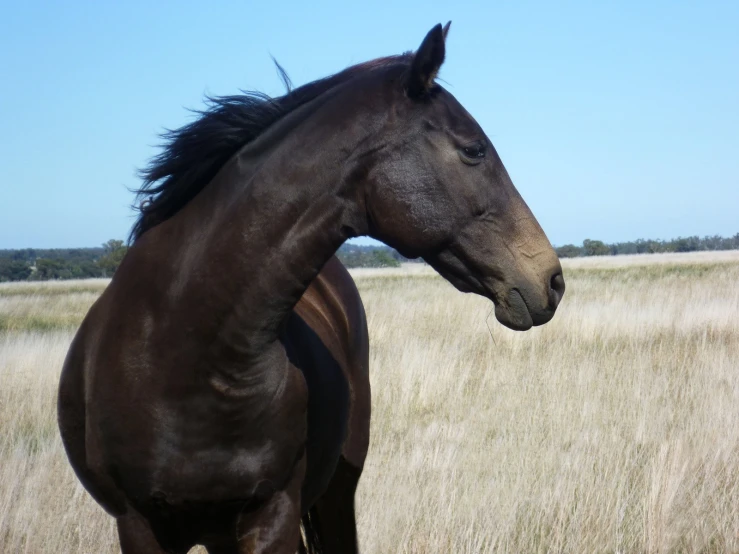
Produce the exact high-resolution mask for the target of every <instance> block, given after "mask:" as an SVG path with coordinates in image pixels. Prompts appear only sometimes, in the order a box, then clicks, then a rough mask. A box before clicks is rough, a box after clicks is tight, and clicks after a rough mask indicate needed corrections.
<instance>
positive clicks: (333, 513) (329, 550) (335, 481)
mask: <svg viewBox="0 0 739 554" xmlns="http://www.w3.org/2000/svg"><path fill="white" fill-rule="evenodd" d="M361 473H362V470H361V469H359V468H357V467H355V466H354V465H352V464H351V463H350V462H349V461H348V460H347V459H346V458H344V456H341V458H339V463H338V464H337V466H336V471H334V475H333V477H332V478H331V481H330V482H329V485H328V488H327V489H326V491H325V492H324V493H323V494H322V495H321V496H320V497H319V498H318V500H317V501H316V503H315V504H314V505H313V506H312V507H311V509H310V510H309V512H308V515H307V517H306V518H304V523H305V527H306V535H307V536H308V541H309V544H310V540H311V537H310V535H314V536H315V537H316V539H314V540H317V542H319V544H320V552H321V553H325V554H356V553H357V552H358V551H359V550H358V546H357V523H356V520H355V517H354V492H355V491H356V489H357V483H358V482H359V476H360V475H361ZM306 520H307V521H306ZM308 551H309V552H310V551H311V550H310V547H309V550H308Z"/></svg>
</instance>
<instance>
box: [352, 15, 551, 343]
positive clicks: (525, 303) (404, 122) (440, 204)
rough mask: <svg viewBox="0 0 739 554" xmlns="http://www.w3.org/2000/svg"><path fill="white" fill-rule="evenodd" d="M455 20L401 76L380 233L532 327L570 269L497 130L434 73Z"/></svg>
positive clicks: (371, 178)
mask: <svg viewBox="0 0 739 554" xmlns="http://www.w3.org/2000/svg"><path fill="white" fill-rule="evenodd" d="M447 29H448V25H447V27H445V28H444V29H442V27H441V25H437V26H436V27H435V28H434V29H432V30H431V31H430V32H429V34H428V35H427V36H426V38H425V39H424V41H423V43H422V44H421V47H420V48H419V49H418V51H417V52H416V53H415V54H414V55H413V58H412V62H411V64H410V67H409V68H408V70H407V71H405V72H404V74H403V75H402V77H400V79H399V82H396V83H395V84H394V85H393V86H395V88H396V89H397V90H396V92H395V93H394V94H395V97H394V99H393V106H392V109H391V116H389V117H388V120H387V121H386V123H385V127H384V129H385V133H383V142H382V144H378V145H377V146H375V147H374V152H375V155H374V163H373V164H372V168H371V169H370V170H369V171H368V175H367V177H368V189H367V191H366V210H367V214H368V219H369V230H370V234H371V235H372V236H374V237H376V238H378V239H380V240H382V241H384V242H386V243H388V244H390V245H391V246H393V247H395V248H396V249H397V250H398V251H399V252H401V253H402V254H403V255H405V256H408V257H418V256H421V257H423V258H424V259H425V260H426V261H427V262H428V263H429V264H430V265H431V266H432V267H434V269H436V270H437V271H438V272H439V273H440V274H441V275H442V276H443V277H444V278H445V279H447V280H448V281H450V282H451V283H452V284H453V285H454V286H455V287H457V288H458V289H459V290H461V291H464V292H475V293H477V294H480V295H483V296H485V297H487V298H490V299H491V300H492V301H493V302H494V303H495V316H496V317H497V319H498V321H500V322H501V323H502V324H503V325H506V326H507V327H510V328H511V329H517V330H526V329H529V328H530V327H531V326H532V325H541V324H543V323H546V322H547V321H549V320H550V319H551V318H552V317H553V315H554V312H555V310H556V308H557V304H558V303H559V301H560V300H561V298H562V295H563V294H564V290H565V284H564V279H563V277H562V268H561V266H560V264H559V260H558V259H557V255H556V254H555V252H554V250H553V248H552V246H551V244H550V243H549V240H548V239H547V237H546V235H545V234H544V232H543V231H542V229H541V227H540V226H539V223H538V222H537V221H536V219H535V218H534V216H533V215H532V213H531V211H530V210H529V208H528V206H527V205H526V203H525V202H524V201H523V199H522V198H521V196H520V194H519V193H518V191H517V190H516V188H515V187H514V186H513V183H512V182H511V179H510V177H509V176H508V173H507V172H506V170H505V168H504V167H503V163H502V162H501V160H500V158H499V157H498V154H497V153H496V151H495V149H494V148H493V145H492V143H491V142H490V139H488V137H487V136H486V135H485V133H484V132H483V130H482V129H481V128H480V126H479V125H478V124H477V122H476V121H475V120H474V119H473V118H472V116H470V114H469V113H467V111H466V110H465V109H464V108H463V107H462V106H461V104H460V103H459V102H457V100H456V99H455V98H454V97H453V96H452V95H451V94H450V93H449V92H447V91H446V90H444V89H443V88H442V87H440V86H439V85H437V84H436V83H435V82H434V78H435V76H436V74H437V72H438V70H439V67H440V66H441V64H442V62H443V61H444V52H445V45H444V41H445V38H446V32H447Z"/></svg>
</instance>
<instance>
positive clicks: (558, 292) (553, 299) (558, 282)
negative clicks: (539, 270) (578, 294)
mask: <svg viewBox="0 0 739 554" xmlns="http://www.w3.org/2000/svg"><path fill="white" fill-rule="evenodd" d="M549 288H550V289H551V290H550V293H549V303H550V305H551V307H552V309H554V308H556V307H557V305H558V304H559V301H560V300H562V296H563V295H564V293H565V280H564V277H562V273H561V272H557V273H555V274H554V275H552V278H551V279H550V280H549Z"/></svg>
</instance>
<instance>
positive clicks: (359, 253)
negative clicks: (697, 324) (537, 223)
mask: <svg viewBox="0 0 739 554" xmlns="http://www.w3.org/2000/svg"><path fill="white" fill-rule="evenodd" d="M127 250H128V248H127V247H126V245H125V243H124V242H123V241H122V240H115V239H111V240H109V241H108V242H106V243H105V244H103V245H102V246H101V247H99V248H59V249H51V250H49V249H47V250H44V249H39V248H25V249H22V250H0V282H3V281H47V280H50V279H88V278H91V277H111V276H112V275H113V273H115V270H116V269H118V265H119V264H120V263H121V261H122V260H123V256H125V255H126V251H127ZM555 250H556V251H557V254H558V255H559V257H560V258H575V257H579V256H616V255H619V254H651V253H656V252H695V251H699V250H739V233H737V234H736V235H734V236H733V237H728V238H723V237H719V236H713V237H703V238H700V237H679V238H676V239H673V240H667V241H663V240H644V239H639V240H635V241H632V242H616V243H613V244H607V243H604V242H602V241H599V240H591V239H585V240H584V241H583V243H582V246H576V245H574V244H565V245H564V246H559V247H557V248H555ZM336 255H337V257H338V258H339V260H341V262H342V263H343V264H344V265H345V266H346V267H349V268H354V267H398V266H399V265H400V264H401V263H404V262H413V261H421V260H409V259H407V258H404V257H403V256H401V255H400V254H399V253H398V252H397V251H396V250H394V249H392V248H390V247H389V246H384V245H380V246H366V245H358V244H344V245H342V247H341V248H339V251H338V252H337V253H336Z"/></svg>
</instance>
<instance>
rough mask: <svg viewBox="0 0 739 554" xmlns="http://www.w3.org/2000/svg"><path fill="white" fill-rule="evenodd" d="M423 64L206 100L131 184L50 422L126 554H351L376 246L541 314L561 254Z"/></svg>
mask: <svg viewBox="0 0 739 554" xmlns="http://www.w3.org/2000/svg"><path fill="white" fill-rule="evenodd" d="M448 29H449V24H447V25H446V26H445V27H443V28H442V26H441V25H437V26H435V27H434V28H433V29H432V30H431V31H429V33H428V34H427V35H426V37H425V38H424V40H423V42H422V43H421V45H420V47H419V48H418V50H417V51H415V53H413V52H409V53H405V54H401V55H397V56H390V57H385V58H379V59H376V60H373V61H370V62H366V63H362V64H359V65H355V66H352V67H349V68H347V69H345V70H343V71H341V72H339V73H337V74H335V75H333V76H330V77H327V78H324V79H321V80H318V81H315V82H312V83H309V84H306V85H304V86H301V87H299V88H296V89H290V88H288V92H286V93H285V94H284V95H283V96H280V97H276V98H270V97H267V96H265V95H262V94H259V93H250V92H243V94H239V95H234V96H227V97H215V98H209V103H208V105H207V107H206V109H204V110H202V111H200V112H199V115H198V117H197V119H195V120H194V121H193V122H191V123H190V124H188V125H186V126H184V127H183V128H181V129H178V130H174V131H169V132H168V134H165V137H166V138H167V142H166V143H165V145H164V149H163V150H162V152H161V153H160V154H159V155H158V156H157V157H155V158H154V159H153V160H152V161H151V163H150V165H149V166H148V167H147V168H146V169H145V170H144V172H143V175H144V178H145V179H144V184H143V186H142V188H141V189H140V190H139V194H140V195H141V196H142V197H144V198H145V201H144V202H142V205H141V208H140V210H141V211H140V214H139V217H138V219H137V221H136V223H135V225H134V227H133V230H132V235H131V238H130V248H129V250H128V252H127V254H126V256H125V258H124V259H123V261H122V263H121V264H120V266H119V268H118V270H117V271H116V272H115V275H114V276H113V278H112V280H111V282H110V284H109V285H108V287H107V288H106V289H105V291H104V292H103V294H102V295H101V296H100V298H99V299H98V300H97V301H96V302H95V304H94V305H93V306H92V307H91V309H90V311H89V313H88V314H87V316H86V317H85V319H84V321H83V323H82V324H81V326H80V328H79V330H78V332H77V334H76V335H75V337H74V339H73V341H72V344H71V346H70V349H69V352H68V354H67V357H66V359H65V363H64V367H63V370H62V374H61V380H60V385H59V395H58V422H59V428H60V432H61V436H62V439H63V443H64V447H65V449H66V453H67V456H68V458H69V461H70V463H71V465H72V467H73V469H74V471H75V472H76V475H77V477H78V478H79V480H80V481H81V482H82V484H83V486H84V487H85V488H86V489H87V491H89V493H90V494H91V495H92V497H93V498H94V499H95V500H96V501H97V502H98V503H99V504H100V505H101V506H102V507H103V508H104V509H105V510H106V511H107V512H108V513H109V514H110V515H112V516H113V517H114V518H115V519H116V524H117V529H118V536H119V540H120V545H121V549H122V552H123V553H124V554H130V553H148V554H162V553H165V552H169V553H184V552H187V551H188V550H189V549H190V548H191V547H193V546H194V545H197V544H200V545H204V546H205V547H206V549H207V550H208V552H209V553H211V554H215V553H219V554H226V553H254V554H256V553H274V554H285V553H294V552H296V551H297V550H300V551H301V552H305V553H319V552H322V553H329V554H331V553H339V552H341V553H352V552H354V553H356V552H357V551H358V545H357V534H356V522H355V512H354V494H355V490H356V487H357V483H358V480H359V478H360V475H361V472H362V467H363V464H364V461H365V457H366V455H367V449H368V444H369V426H370V383H369V368H368V366H369V363H368V359H369V338H368V331H367V322H366V317H365V312H364V308H363V306H362V302H361V299H360V296H359V293H358V292H357V288H356V286H355V284H354V282H353V281H352V278H351V277H350V275H349V273H348V272H347V270H346V269H345V268H344V267H343V266H342V265H341V263H340V262H339V261H338V260H337V259H336V257H335V256H334V255H335V253H336V251H337V249H338V248H339V247H340V246H341V244H342V243H344V242H345V241H346V240H347V239H349V238H352V237H358V236H370V237H373V238H375V239H377V240H379V241H382V242H384V243H386V244H388V245H390V246H392V247H393V248H395V249H396V250H397V251H398V252H400V253H401V254H402V255H403V256H405V257H407V258H419V257H420V258H423V260H425V261H426V262H427V263H428V264H430V265H431V266H432V267H433V268H434V269H435V270H436V271H437V272H438V273H439V274H440V275H441V276H442V277H443V278H445V279H447V280H448V281H449V282H451V283H452V285H454V286H455V287H456V288H457V289H459V290H460V291H462V292H471V293H476V294H478V295H482V296H484V297H485V298H487V299H489V300H491V301H492V302H493V304H494V306H495V316H496V318H497V319H498V321H499V322H500V323H502V324H503V325H505V326H507V327H509V328H512V329H516V330H527V329H529V328H531V327H532V326H534V325H542V324H544V323H546V322H547V321H549V320H550V319H551V318H552V317H553V315H554V312H555V310H556V308H557V305H558V303H559V301H560V299H561V298H562V294H563V293H564V279H563V277H562V269H561V267H560V264H559V260H558V258H557V256H556V254H555V252H554V250H553V249H552V246H551V244H550V243H549V241H548V239H547V237H546V235H545V234H544V232H543V231H542V229H541V227H540V226H539V224H538V223H537V221H536V219H535V218H534V216H533V215H532V213H531V211H530V210H529V208H528V207H527V205H526V203H525V202H524V201H523V199H522V198H521V196H520V194H519V193H518V192H517V191H516V189H515V187H514V185H513V183H512V181H511V179H510V177H509V175H508V173H507V172H506V170H505V168H504V166H503V164H502V162H501V160H500V158H499V156H498V154H497V153H496V151H495V149H494V147H493V145H492V144H491V142H490V140H489V139H488V137H487V136H486V135H485V133H484V132H483V130H482V129H481V127H480V126H479V125H478V124H477V122H476V121H475V120H474V119H473V118H472V116H471V115H470V114H469V113H467V111H466V110H465V109H464V108H463V107H462V106H461V104H460V103H459V102H458V101H457V100H456V99H455V98H454V97H453V96H452V95H451V94H450V93H449V92H448V91H447V90H445V89H444V88H443V87H441V86H440V85H439V84H438V83H437V82H436V80H435V78H436V75H437V73H438V71H439V68H440V67H441V65H442V62H443V61H444V57H445V52H446V35H447V32H448Z"/></svg>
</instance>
